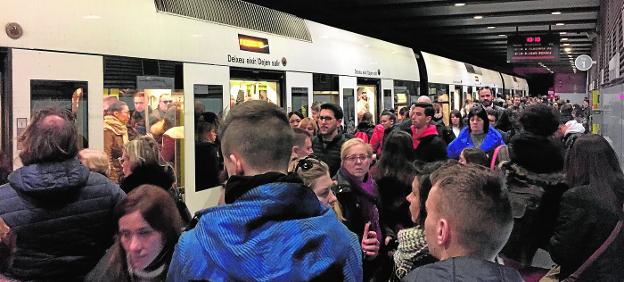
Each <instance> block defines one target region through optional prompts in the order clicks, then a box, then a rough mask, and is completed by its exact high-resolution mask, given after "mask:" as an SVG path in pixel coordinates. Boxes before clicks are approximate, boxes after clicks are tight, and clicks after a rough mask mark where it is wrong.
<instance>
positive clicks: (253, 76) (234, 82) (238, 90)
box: [230, 68, 287, 110]
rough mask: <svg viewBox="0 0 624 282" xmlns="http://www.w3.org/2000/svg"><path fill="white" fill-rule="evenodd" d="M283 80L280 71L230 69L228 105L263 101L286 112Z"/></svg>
mask: <svg viewBox="0 0 624 282" xmlns="http://www.w3.org/2000/svg"><path fill="white" fill-rule="evenodd" d="M284 78H285V73H284V72H280V71H268V70H256V69H241V68H230V105H237V104H240V103H242V102H245V101H249V100H263V101H267V102H270V103H273V104H275V105H277V106H278V107H281V108H283V109H284V110H286V109H287V106H286V95H284V93H285V92H286V91H284V88H285V85H284Z"/></svg>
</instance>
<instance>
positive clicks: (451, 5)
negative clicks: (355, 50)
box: [246, 0, 600, 77]
mask: <svg viewBox="0 0 624 282" xmlns="http://www.w3.org/2000/svg"><path fill="white" fill-rule="evenodd" d="M246 1H248V2H251V3H255V4H259V5H262V6H265V7H269V8H272V9H275V10H279V11H283V12H287V13H290V14H293V15H296V16H299V17H301V18H305V19H310V20H313V21H316V22H320V23H323V24H327V25H330V26H334V27H338V28H341V29H346V30H350V31H353V32H356V33H360V34H364V35H368V36H372V37H375V38H380V39H383V40H386V41H390V42H394V43H397V44H401V45H405V46H410V47H412V48H414V49H416V50H422V51H426V52H430V53H434V54H438V55H442V56H445V57H449V58H452V59H456V60H460V61H465V62H469V63H472V64H475V65H478V66H482V67H487V68H491V69H495V70H499V71H503V72H507V73H516V74H518V75H521V76H527V77H530V76H532V75H540V74H548V73H552V72H572V71H573V69H572V67H571V64H570V61H569V59H570V57H571V58H576V56H578V55H581V54H591V48H592V41H593V40H594V39H595V38H596V36H597V19H598V16H599V14H600V0H533V1H512V0H507V1H504V0H498V1H488V0H478V1H470V0H467V1H442V0H297V1H293V0H246ZM548 32H553V33H559V34H560V38H561V43H560V44H561V45H560V52H561V59H560V60H559V62H544V63H543V65H544V66H542V65H540V64H538V62H534V63H530V64H510V63H508V62H507V38H508V37H509V36H512V35H533V34H542V33H548ZM567 48H570V49H569V50H568V51H567V52H566V50H567ZM568 55H570V56H568Z"/></svg>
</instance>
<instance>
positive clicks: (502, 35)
mask: <svg viewBox="0 0 624 282" xmlns="http://www.w3.org/2000/svg"><path fill="white" fill-rule="evenodd" d="M498 36H499V37H505V36H507V35H504V34H499V35H498Z"/></svg>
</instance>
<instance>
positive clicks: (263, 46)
mask: <svg viewBox="0 0 624 282" xmlns="http://www.w3.org/2000/svg"><path fill="white" fill-rule="evenodd" d="M238 45H239V47H240V49H241V50H243V51H249V52H256V53H265V54H269V40H268V39H266V38H260V37H253V36H248V35H242V34H239V35H238Z"/></svg>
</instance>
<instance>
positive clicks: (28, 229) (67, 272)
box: [0, 109, 125, 281]
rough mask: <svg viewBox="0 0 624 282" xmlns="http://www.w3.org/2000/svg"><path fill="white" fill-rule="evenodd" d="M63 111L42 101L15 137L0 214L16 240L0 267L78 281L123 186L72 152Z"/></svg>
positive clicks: (104, 234)
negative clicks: (17, 163) (17, 164)
mask: <svg viewBox="0 0 624 282" xmlns="http://www.w3.org/2000/svg"><path fill="white" fill-rule="evenodd" d="M72 117H73V116H72V115H71V113H69V112H67V111H63V110H60V109H44V110H41V111H39V112H38V113H37V114H35V116H34V117H33V118H32V122H31V124H29V125H28V127H27V128H26V130H25V131H24V134H23V135H22V136H21V137H20V138H19V140H18V141H19V142H20V143H21V144H22V146H23V148H24V149H23V150H22V151H20V153H19V157H20V159H21V161H22V163H23V164H24V166H23V167H21V168H18V169H17V170H15V171H14V172H13V173H11V174H10V175H9V183H8V184H5V185H3V186H0V217H1V218H3V219H4V220H5V221H6V224H7V225H8V226H10V227H11V228H12V231H13V232H14V233H15V235H16V236H17V238H19V240H18V241H17V251H16V252H15V255H14V261H13V265H12V266H11V267H10V268H9V269H8V270H7V272H6V275H8V276H10V277H11V278H15V279H18V280H23V281H31V280H34V281H82V280H83V278H84V275H85V274H86V273H87V272H88V271H89V270H90V269H91V268H93V267H94V266H95V264H96V263H97V262H98V260H99V259H100V258H101V257H102V255H104V253H105V251H106V249H107V248H108V247H109V246H110V245H111V243H112V241H113V235H114V234H115V232H116V230H115V228H114V226H115V222H113V216H112V214H113V212H112V211H113V208H114V207H115V205H116V204H117V203H119V202H121V200H122V199H123V198H124V197H125V193H124V192H123V191H122V190H121V189H119V187H118V186H117V185H115V184H113V183H112V182H111V181H110V180H108V179H107V178H106V177H105V176H103V175H101V174H99V173H94V172H90V171H89V169H88V168H87V167H85V166H84V165H82V164H81V163H80V161H79V160H78V158H77V157H76V155H77V154H78V146H77V144H76V140H77V138H78V134H77V130H76V127H75V125H74V123H73V120H72Z"/></svg>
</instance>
